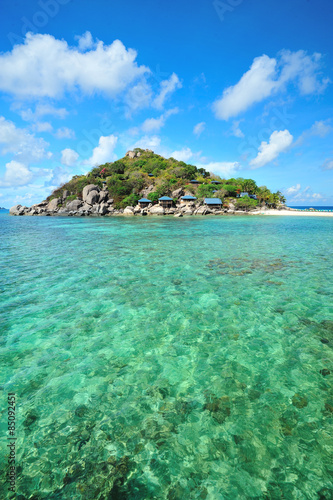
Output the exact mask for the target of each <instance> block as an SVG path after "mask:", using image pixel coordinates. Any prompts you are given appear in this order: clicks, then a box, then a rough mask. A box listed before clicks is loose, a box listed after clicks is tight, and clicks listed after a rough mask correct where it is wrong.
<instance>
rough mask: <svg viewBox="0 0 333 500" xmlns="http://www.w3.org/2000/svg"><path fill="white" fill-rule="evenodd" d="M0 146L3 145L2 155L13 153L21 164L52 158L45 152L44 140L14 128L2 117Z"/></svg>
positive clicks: (14, 126)
mask: <svg viewBox="0 0 333 500" xmlns="http://www.w3.org/2000/svg"><path fill="white" fill-rule="evenodd" d="M0 144H2V145H3V149H2V153H3V154H6V153H14V154H15V157H16V158H15V159H16V160H19V161H23V162H29V161H39V160H42V159H44V158H50V157H51V156H52V154H51V153H50V152H47V151H46V148H47V147H48V146H49V144H48V143H47V142H45V141H44V139H42V138H38V137H35V136H34V134H30V133H29V132H27V130H25V129H22V128H18V127H16V125H15V124H14V123H13V122H11V121H9V120H6V119H5V118H4V117H3V116H0Z"/></svg>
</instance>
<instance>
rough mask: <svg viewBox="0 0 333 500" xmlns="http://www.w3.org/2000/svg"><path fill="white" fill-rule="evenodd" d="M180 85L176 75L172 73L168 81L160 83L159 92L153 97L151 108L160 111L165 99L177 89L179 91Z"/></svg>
mask: <svg viewBox="0 0 333 500" xmlns="http://www.w3.org/2000/svg"><path fill="white" fill-rule="evenodd" d="M181 88H182V84H181V83H180V80H179V78H178V76H177V75H176V73H172V75H171V76H170V78H169V79H167V80H163V81H162V82H161V83H160V92H159V94H158V96H156V97H155V99H154V102H153V106H154V107H155V108H157V109H162V108H163V106H164V102H165V101H166V99H167V98H168V97H169V96H170V95H171V94H172V93H173V92H175V90H177V89H181Z"/></svg>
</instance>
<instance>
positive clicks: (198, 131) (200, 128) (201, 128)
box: [193, 122, 206, 137]
mask: <svg viewBox="0 0 333 500" xmlns="http://www.w3.org/2000/svg"><path fill="white" fill-rule="evenodd" d="M205 127H206V123H205V122H200V123H197V124H196V125H195V127H194V128H193V134H194V135H196V136H197V137H199V136H200V135H201V134H202V132H203V131H204V130H205Z"/></svg>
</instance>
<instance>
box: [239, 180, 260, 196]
mask: <svg viewBox="0 0 333 500" xmlns="http://www.w3.org/2000/svg"><path fill="white" fill-rule="evenodd" d="M241 187H242V190H243V191H246V192H247V193H250V194H252V193H254V192H255V191H256V189H257V187H258V186H257V184H256V182H255V181H254V180H252V179H243V181H242V182H241Z"/></svg>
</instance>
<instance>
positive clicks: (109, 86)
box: [0, 33, 167, 98]
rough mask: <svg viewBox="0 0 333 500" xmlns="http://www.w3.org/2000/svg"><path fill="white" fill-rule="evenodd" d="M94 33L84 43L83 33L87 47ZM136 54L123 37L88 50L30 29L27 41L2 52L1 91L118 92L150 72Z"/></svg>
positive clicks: (30, 94)
mask: <svg viewBox="0 0 333 500" xmlns="http://www.w3.org/2000/svg"><path fill="white" fill-rule="evenodd" d="M88 38H89V37H85V38H84V40H85V42H84V43H83V41H82V40H83V38H81V49H82V46H85V47H87V43H88V41H89V40H88ZM79 43H80V41H79ZM82 44H83V45H82ZM136 56H137V53H136V51H135V50H133V49H128V50H127V49H126V47H125V46H124V45H123V43H122V42H121V41H120V40H115V41H114V42H113V43H111V45H104V44H103V42H100V41H99V42H97V43H96V46H95V48H94V49H91V50H88V51H87V52H84V53H82V52H80V50H79V49H78V48H76V47H69V46H68V44H67V42H66V41H64V40H57V39H56V38H54V37H53V36H51V35H43V34H33V33H27V35H26V38H25V41H24V43H23V44H21V45H15V46H14V47H13V49H12V51H11V52H6V53H2V54H0V67H1V72H0V90H2V91H4V92H8V93H9V94H15V95H16V96H18V97H35V98H41V97H52V98H57V97H61V96H62V95H63V94H64V93H65V92H66V91H74V90H76V89H80V90H81V91H82V92H83V93H84V94H92V93H94V92H102V93H104V94H106V95H108V96H111V97H115V96H116V95H118V94H119V93H120V92H122V91H123V90H124V89H126V87H127V86H128V85H129V84H130V83H132V82H134V80H136V79H137V78H139V77H142V76H143V75H145V74H146V73H149V69H148V68H147V67H145V66H138V64H137V63H136V62H135V59H136ZM166 92H167V91H166Z"/></svg>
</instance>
